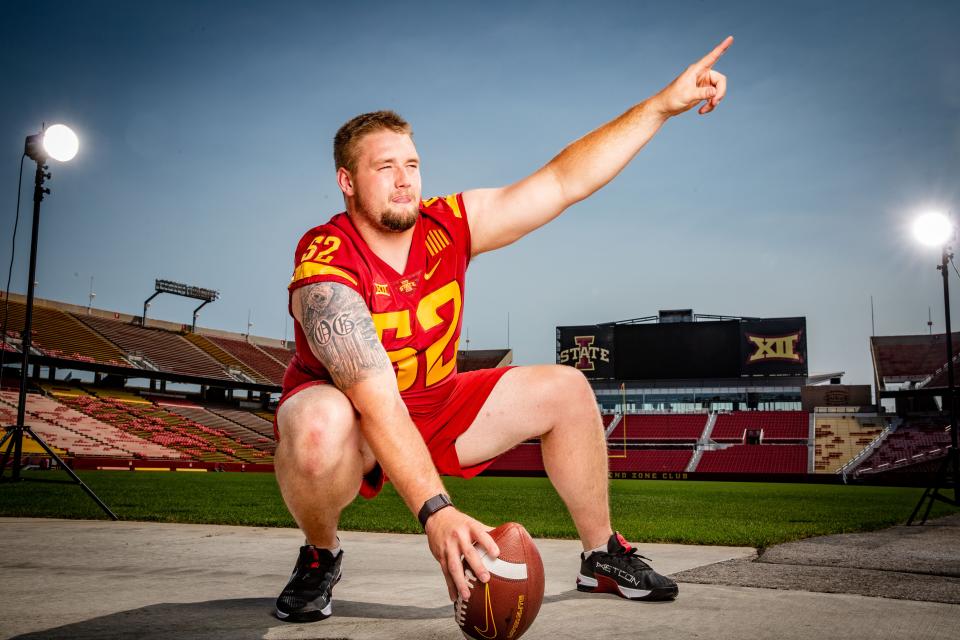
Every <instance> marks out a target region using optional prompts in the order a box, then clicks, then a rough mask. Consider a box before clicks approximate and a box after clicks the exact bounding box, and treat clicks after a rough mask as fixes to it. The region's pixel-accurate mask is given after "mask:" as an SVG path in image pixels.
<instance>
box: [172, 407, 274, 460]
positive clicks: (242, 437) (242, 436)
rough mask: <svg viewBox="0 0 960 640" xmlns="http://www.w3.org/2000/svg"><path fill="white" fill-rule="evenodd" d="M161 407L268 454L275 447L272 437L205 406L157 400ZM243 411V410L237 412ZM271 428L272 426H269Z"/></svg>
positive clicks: (266, 457) (266, 458)
mask: <svg viewBox="0 0 960 640" xmlns="http://www.w3.org/2000/svg"><path fill="white" fill-rule="evenodd" d="M159 404H160V406H161V407H163V408H164V409H166V410H167V411H172V412H173V413H176V414H178V415H180V416H183V417H184V418H187V419H189V420H192V421H194V422H197V423H199V424H202V425H205V426H207V427H210V428H211V429H216V430H219V431H222V432H223V433H225V434H226V435H228V436H229V437H231V438H233V439H234V440H236V441H237V442H240V443H242V444H245V445H247V446H248V447H252V448H254V449H257V450H258V451H263V452H267V453H268V454H271V456H272V454H273V452H274V450H275V449H276V444H275V443H274V442H273V439H272V438H266V437H265V436H264V435H263V434H261V433H259V432H257V431H253V430H252V429H249V428H247V427H245V426H243V425H241V424H239V423H237V422H235V421H234V420H230V419H228V418H226V417H224V416H222V415H218V414H217V413H214V412H212V411H209V410H208V409H207V408H205V407H201V406H198V405H194V404H192V403H187V402H176V403H171V402H170V401H167V400H165V401H159ZM237 413H243V412H237ZM253 419H254V420H258V421H260V422H263V421H262V420H260V419H259V418H256V417H254V418H253ZM268 426H269V425H268ZM270 429H271V430H272V427H270ZM260 461H261V462H272V461H273V460H272V458H269V459H268V456H264V457H262V458H261V460H260Z"/></svg>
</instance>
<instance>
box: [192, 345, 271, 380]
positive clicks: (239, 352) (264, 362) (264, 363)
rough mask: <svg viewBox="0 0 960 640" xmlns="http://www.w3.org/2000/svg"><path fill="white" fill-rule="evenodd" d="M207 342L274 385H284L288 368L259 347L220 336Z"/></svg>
mask: <svg viewBox="0 0 960 640" xmlns="http://www.w3.org/2000/svg"><path fill="white" fill-rule="evenodd" d="M205 337H206V338H207V340H209V341H210V342H212V343H213V344H215V345H217V346H218V347H220V348H221V349H223V350H224V351H226V352H227V353H229V354H230V355H232V356H233V357H235V358H237V359H238V360H240V361H242V362H244V363H245V364H246V365H247V366H248V367H250V368H251V369H254V370H255V371H257V372H258V373H259V374H260V375H262V376H263V377H265V378H266V379H268V380H270V381H271V382H272V383H273V384H276V385H279V384H282V383H283V372H284V371H286V366H284V365H282V364H280V363H279V362H278V361H277V360H276V359H274V358H273V357H272V356H269V355H267V354H266V353H264V352H263V351H261V350H260V348H259V347H257V346H256V345H254V344H252V343H250V342H244V341H243V340H232V339H230V338H221V337H220V336H205Z"/></svg>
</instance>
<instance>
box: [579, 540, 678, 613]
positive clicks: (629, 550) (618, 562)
mask: <svg viewBox="0 0 960 640" xmlns="http://www.w3.org/2000/svg"><path fill="white" fill-rule="evenodd" d="M580 558H581V560H582V562H581V563H580V575H578V576H577V591H587V592H589V593H615V594H617V595H618V596H620V597H621V598H626V599H628V600H673V599H674V598H676V597H677V592H678V589H677V583H676V582H674V581H673V580H671V579H670V578H667V577H666V576H662V575H660V574H659V573H657V572H656V571H654V570H653V569H652V568H651V567H650V565H648V564H647V563H646V562H644V561H643V560H649V559H650V558H644V557H643V556H641V555H640V554H638V553H637V550H636V549H634V548H633V547H631V546H630V543H628V542H627V541H626V540H624V539H623V536H621V535H620V533H619V532H616V531H614V532H613V535H612V536H610V540H609V541H608V542H607V550H606V552H604V551H594V552H593V553H591V554H590V555H589V556H587V555H586V554H583V553H581V554H580ZM641 558H643V560H641Z"/></svg>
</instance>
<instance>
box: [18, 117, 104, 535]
mask: <svg viewBox="0 0 960 640" xmlns="http://www.w3.org/2000/svg"><path fill="white" fill-rule="evenodd" d="M61 126H62V125H61ZM51 129H52V127H51ZM71 135H73V134H72V132H71ZM74 140H75V138H74ZM75 152H76V151H75V150H74V153H75ZM24 153H25V154H26V155H27V156H29V157H30V159H31V160H34V161H35V162H36V163H37V171H36V174H35V176H34V181H33V232H32V235H31V238H30V280H29V281H28V282H27V309H26V318H25V321H24V327H23V335H22V336H21V344H20V350H21V352H22V353H21V355H22V359H21V361H20V397H19V401H18V402H17V423H16V424H15V425H10V426H8V427H4V429H5V431H6V433H5V434H4V436H3V439H2V440H0V448H2V447H3V446H4V444H6V449H4V451H3V457H2V459H0V482H20V481H25V480H30V481H34V482H58V483H66V484H79V485H80V487H81V488H82V489H83V490H84V491H85V492H86V493H87V495H89V496H90V497H91V498H93V500H94V501H95V502H96V503H97V504H98V505H99V506H100V508H101V509H103V510H104V512H106V514H107V515H108V516H110V518H112V519H113V520H119V518H118V517H117V515H116V514H115V513H114V512H113V511H111V510H110V508H109V507H108V506H107V505H106V504H104V503H103V501H102V500H101V499H100V498H98V497H97V494H95V493H94V492H93V490H91V489H90V487H88V486H87V485H86V484H84V483H83V480H81V479H80V478H79V477H78V476H77V474H76V473H74V472H73V469H71V468H70V467H68V466H67V465H66V463H65V462H64V461H63V460H61V459H60V457H59V456H58V455H57V454H56V453H54V452H53V450H52V449H51V448H50V447H49V446H47V443H46V442H44V441H43V438H41V437H40V436H39V435H37V433H36V432H35V431H34V430H33V429H32V428H30V427H29V426H28V425H25V424H24V420H25V418H26V412H27V378H28V375H27V369H28V365H29V360H30V345H31V337H30V330H31V327H32V324H33V292H34V281H35V280H36V274H37V239H38V233H39V229H40V202H41V201H42V200H43V196H44V194H47V193H50V189H47V188H44V186H43V181H44V180H46V179H49V178H50V174H49V173H47V169H48V167H47V164H46V161H47V157H48V152H47V151H46V150H45V149H44V132H41V133H39V134H37V135H32V136H27V140H26V145H25V150H24ZM70 157H73V155H72V154H71V155H70ZM67 159H69V158H67ZM24 435H29V436H30V437H31V438H33V440H34V441H36V443H37V444H39V445H40V446H41V447H42V448H43V450H44V451H46V452H47V454H48V455H49V456H50V457H51V458H52V459H53V460H54V461H56V462H57V463H58V464H59V465H60V468H61V469H63V470H64V471H66V472H67V473H68V474H69V475H70V477H71V478H72V480H52V479H46V478H26V477H23V476H21V475H20V471H21V469H22V468H23V436H24ZM11 451H12V453H13V471H12V474H11V477H10V478H7V477H5V476H4V473H5V472H6V468H7V461H8V460H9V459H10V455H11Z"/></svg>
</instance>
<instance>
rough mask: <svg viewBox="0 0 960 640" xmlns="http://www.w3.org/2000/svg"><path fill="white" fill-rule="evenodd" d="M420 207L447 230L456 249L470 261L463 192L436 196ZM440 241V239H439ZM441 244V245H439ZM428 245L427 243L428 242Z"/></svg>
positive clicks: (468, 230) (468, 232) (467, 225)
mask: <svg viewBox="0 0 960 640" xmlns="http://www.w3.org/2000/svg"><path fill="white" fill-rule="evenodd" d="M422 208H423V210H424V211H426V212H428V213H429V214H430V215H431V216H432V217H433V218H434V219H435V220H437V221H438V222H439V223H440V224H441V225H443V227H444V228H445V229H446V230H447V231H448V232H449V234H450V236H451V238H450V239H451V240H453V243H454V244H455V245H456V246H457V249H459V251H460V252H461V253H462V254H463V255H464V256H465V257H466V261H467V262H469V261H470V225H469V224H468V223H467V209H466V207H465V206H464V204H463V193H453V194H450V195H448V196H437V197H434V198H428V199H427V200H424V201H423V204H422ZM441 242H442V240H441ZM441 246H442V245H441ZM428 247H429V244H428Z"/></svg>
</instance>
